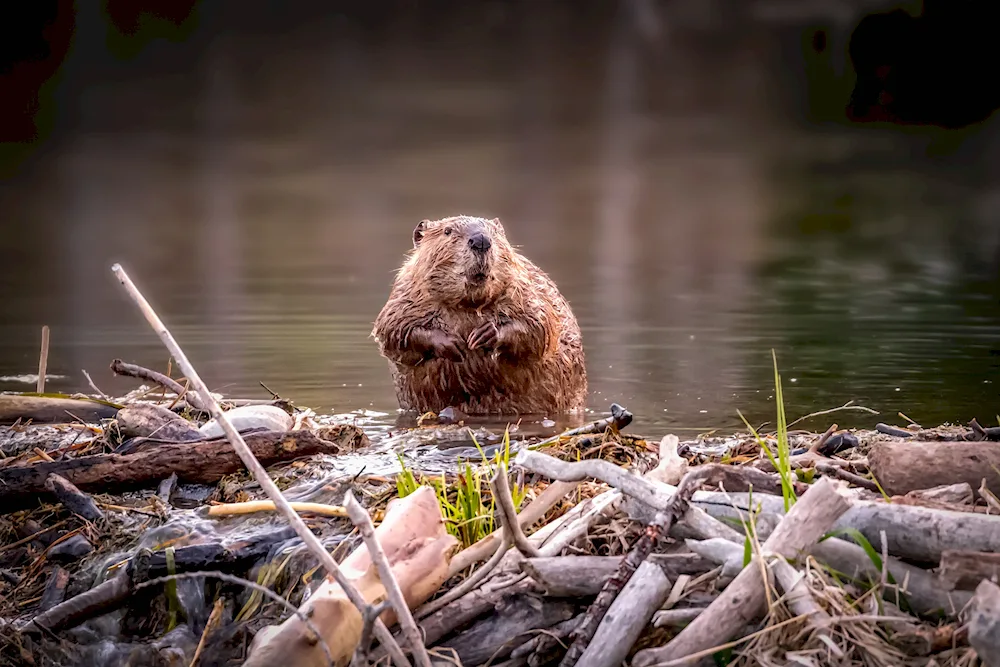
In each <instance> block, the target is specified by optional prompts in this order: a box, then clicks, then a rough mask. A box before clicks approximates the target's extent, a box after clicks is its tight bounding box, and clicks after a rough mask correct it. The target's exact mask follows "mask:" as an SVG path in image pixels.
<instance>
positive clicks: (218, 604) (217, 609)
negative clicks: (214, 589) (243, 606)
mask: <svg viewBox="0 0 1000 667" xmlns="http://www.w3.org/2000/svg"><path fill="white" fill-rule="evenodd" d="M224 608H225V601H224V600H223V599H222V598H221V597H218V598H215V604H214V605H212V613H211V614H209V615H208V621H207V622H206V623H205V630H204V631H202V633H201V639H199V640H198V646H197V648H195V650H194V656H192V658H191V663H190V664H189V665H188V667H194V666H195V665H196V664H198V658H200V657H201V652H202V651H203V650H205V640H206V639H208V636H209V635H210V634H212V631H213V630H214V629H215V626H217V625H218V624H219V619H220V618H222V610H223V609H224Z"/></svg>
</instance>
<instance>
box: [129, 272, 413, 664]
mask: <svg viewBox="0 0 1000 667" xmlns="http://www.w3.org/2000/svg"><path fill="white" fill-rule="evenodd" d="M111 270H112V271H113V272H114V274H115V275H116V276H117V277H118V280H120V281H121V283H122V286H124V287H125V291H126V292H128V294H129V296H130V297H131V298H132V300H133V301H135V303H136V305H137V306H139V310H141V311H142V314H143V315H144V316H145V317H146V321H147V322H149V324H150V326H151V327H152V328H153V331H155V332H156V334H157V335H158V336H159V337H160V340H162V341H163V344H164V345H165V346H166V348H167V350H169V351H170V354H171V355H172V356H173V358H174V359H176V360H177V365H178V366H180V367H181V371H182V372H183V373H184V376H185V377H187V379H188V380H189V381H190V382H191V384H192V385H193V386H194V388H195V391H196V392H197V393H198V394H200V396H201V398H202V400H203V401H204V403H205V405H206V406H207V407H208V412H209V413H210V414H211V415H212V417H213V418H214V419H215V420H216V421H217V422H218V423H219V425H220V426H221V427H222V430H223V432H225V434H226V437H227V438H228V439H229V442H230V444H232V446H233V449H235V450H236V453H237V454H238V455H239V457H240V459H241V460H242V461H243V464H244V465H245V466H246V467H247V469H248V470H250V472H252V473H253V476H254V478H255V479H256V480H257V483H258V484H260V488H261V489H263V490H264V492H265V493H266V494H267V495H268V497H270V498H271V500H273V501H274V504H275V506H276V507H277V508H278V509H279V511H280V512H281V514H283V515H284V517H285V519H286V520H287V521H288V522H289V523H290V524H291V525H292V527H293V528H294V529H295V532H296V533H297V534H298V536H299V537H301V538H302V542H303V543H304V544H305V545H306V548H308V549H309V551H310V552H311V553H312V554H313V556H315V557H316V559H317V560H319V562H320V564H321V565H322V566H323V568H324V569H325V570H326V571H327V573H328V574H330V575H332V576H333V578H334V580H335V581H336V582H337V583H338V584H339V585H340V587H341V588H342V589H343V590H344V593H345V594H346V595H347V598H348V599H349V600H350V601H351V602H352V603H354V606H356V607H357V608H358V610H359V611H362V612H363V610H364V609H365V608H366V607H367V606H368V605H367V604H366V603H365V599H364V598H363V597H362V596H361V593H360V592H359V591H358V589H357V588H355V586H354V585H353V584H352V583H351V581H350V580H349V579H348V578H347V577H346V576H345V575H344V573H343V572H342V571H341V569H340V567H338V565H337V561H335V560H334V559H333V556H332V555H330V553H329V552H328V551H327V550H326V549H324V548H323V543H322V542H320V541H319V538H318V537H316V536H315V535H314V534H313V533H312V531H311V530H309V527H308V526H306V524H305V521H303V520H302V518H301V517H300V516H299V515H298V513H296V511H295V510H294V509H292V507H291V505H289V504H288V501H287V500H285V497H284V496H283V495H282V494H281V491H280V490H279V489H278V487H277V485H276V484H275V483H274V482H273V481H272V480H271V478H270V477H269V476H268V474H267V471H266V470H264V467H263V466H262V465H261V464H260V462H259V461H257V459H256V458H255V457H254V455H253V452H251V451H250V448H249V447H247V444H246V443H245V442H244V441H243V437H242V436H241V435H240V434H239V432H238V431H237V430H236V429H235V428H234V427H233V425H232V423H231V422H230V421H229V418H228V417H227V416H226V414H225V413H224V412H223V411H222V410H221V408H219V404H218V403H216V401H215V397H213V396H212V394H211V392H210V391H209V390H208V387H207V386H206V385H205V383H204V382H203V381H202V379H201V376H199V375H198V373H197V371H195V369H194V366H192V365H191V362H190V361H188V358H187V355H185V354H184V351H183V350H182V349H181V348H180V346H179V345H178V344H177V342H176V341H174V337H173V336H172V335H171V334H170V332H169V331H168V330H167V328H166V326H165V325H164V324H163V322H162V321H160V318H159V317H158V316H157V314H156V312H155V311H154V310H153V308H152V307H151V306H150V305H149V303H148V302H147V301H146V299H145V298H144V297H143V296H142V294H141V293H140V292H139V290H138V289H137V288H136V286H135V285H134V284H133V283H132V280H131V279H130V278H129V277H128V275H127V274H126V273H125V270H124V269H122V267H121V265H119V264H115V265H114V266H112V267H111ZM375 636H376V637H378V640H379V641H380V642H381V643H382V644H383V645H385V646H386V647H387V648H388V649H389V653H390V655H391V656H392V661H393V663H395V664H396V665H397V667H408V665H409V662H408V661H407V659H406V656H405V655H403V652H402V650H400V648H399V645H397V644H396V640H395V639H393V636H392V634H391V633H390V632H389V629H388V628H387V627H385V623H383V622H382V619H376V621H375Z"/></svg>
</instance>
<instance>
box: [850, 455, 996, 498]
mask: <svg viewBox="0 0 1000 667" xmlns="http://www.w3.org/2000/svg"><path fill="white" fill-rule="evenodd" d="M868 469H869V470H871V472H872V474H873V475H874V476H875V478H876V479H877V480H878V482H879V484H881V485H882V488H883V489H885V491H886V493H888V494H890V495H902V494H904V493H908V492H909V491H914V490H916V489H929V488H931V487H934V486H943V485H945V484H958V483H961V482H966V483H968V484H969V485H970V486H971V487H972V488H973V489H978V488H979V486H980V484H981V483H982V481H983V479H985V480H986V488H987V489H989V490H990V491H992V492H993V493H995V494H1000V472H997V471H998V470H1000V442H990V441H982V442H891V441H890V442H877V443H875V444H874V445H872V448H871V450H870V451H869V452H868ZM977 496H978V491H977Z"/></svg>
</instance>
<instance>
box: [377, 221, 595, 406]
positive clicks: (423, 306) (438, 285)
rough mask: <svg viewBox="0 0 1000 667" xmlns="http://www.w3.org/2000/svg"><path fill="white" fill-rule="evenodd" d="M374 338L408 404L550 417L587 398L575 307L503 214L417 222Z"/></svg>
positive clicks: (403, 403)
mask: <svg viewBox="0 0 1000 667" xmlns="http://www.w3.org/2000/svg"><path fill="white" fill-rule="evenodd" d="M372 337H373V338H374V339H375V340H376V341H377V342H378V345H379V350H380V352H381V353H382V356H384V357H386V358H387V359H388V360H389V367H390V369H391V372H392V376H393V381H394V383H395V386H396V397H397V399H398V401H399V404H400V407H401V408H403V409H404V410H415V411H417V412H419V413H424V412H430V411H433V412H440V411H441V410H442V409H444V408H446V407H452V408H457V409H458V410H461V411H462V412H464V413H466V414H469V415H489V414H504V415H509V414H548V413H553V412H569V411H574V412H576V411H579V410H582V408H583V407H584V403H585V401H586V397H587V372H586V367H585V363H584V353H583V342H582V338H581V335H580V327H579V325H578V324H577V321H576V318H575V317H574V315H573V311H572V310H570V307H569V303H567V302H566V300H565V299H564V298H563V297H562V295H561V294H560V293H559V289H558V288H557V287H556V285H555V283H554V282H553V281H552V280H551V279H550V278H549V277H548V276H547V275H546V274H545V273H544V272H543V271H542V270H541V269H539V268H538V267H537V266H535V265H534V264H533V263H531V262H530V261H529V260H528V259H526V258H525V257H524V256H522V255H521V254H520V253H518V252H517V251H516V250H514V248H512V247H511V245H510V243H509V242H508V241H507V236H506V234H505V232H504V229H503V226H502V225H501V224H500V221H499V220H495V219H494V220H487V219H484V218H476V217H470V216H464V215H462V216H455V217H450V218H444V219H442V220H434V221H431V220H424V221H422V222H420V223H419V224H418V225H417V226H416V228H415V229H414V230H413V250H412V251H411V252H410V254H409V256H408V257H407V259H406V261H405V263H404V264H403V266H402V268H400V270H399V272H398V274H397V275H396V279H395V282H394V283H393V287H392V292H391V294H390V295H389V299H388V301H387V302H386V304H385V306H384V307H383V308H382V311H381V312H380V313H379V315H378V318H377V319H376V320H375V326H374V328H373V330H372Z"/></svg>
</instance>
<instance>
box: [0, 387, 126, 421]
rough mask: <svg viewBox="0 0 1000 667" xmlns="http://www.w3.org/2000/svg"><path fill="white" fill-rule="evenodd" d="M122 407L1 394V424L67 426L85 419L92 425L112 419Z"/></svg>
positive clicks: (58, 398)
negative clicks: (29, 423)
mask: <svg viewBox="0 0 1000 667" xmlns="http://www.w3.org/2000/svg"><path fill="white" fill-rule="evenodd" d="M120 408H121V406H120V405H116V404H114V403H109V402H107V401H100V400H97V399H89V398H69V396H62V395H57V396H52V395H48V396H38V395H34V394H0V424H13V423H15V422H17V421H18V420H20V421H21V422H27V421H29V420H30V421H32V422H34V423H35V424H68V423H70V422H78V421H81V420H82V421H84V422H86V423H88V424H92V423H95V422H99V421H101V420H102V419H111V418H112V417H114V416H115V415H116V414H118V410H119V409H120Z"/></svg>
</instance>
